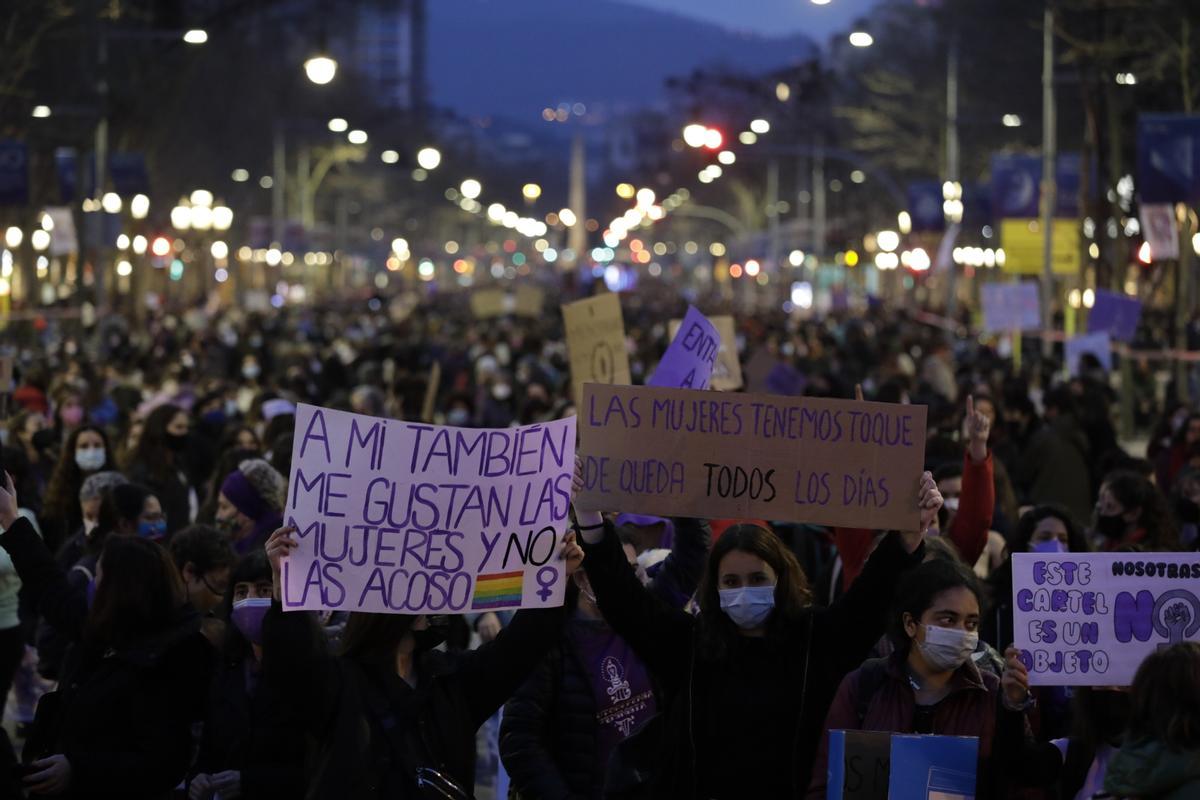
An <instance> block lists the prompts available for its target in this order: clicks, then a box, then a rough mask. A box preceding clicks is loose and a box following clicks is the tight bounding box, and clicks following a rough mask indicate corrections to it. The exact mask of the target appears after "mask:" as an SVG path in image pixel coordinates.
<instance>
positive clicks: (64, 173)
mask: <svg viewBox="0 0 1200 800" xmlns="http://www.w3.org/2000/svg"><path fill="white" fill-rule="evenodd" d="M54 174H55V176H56V177H57V178H58V202H60V203H67V204H68V205H70V204H72V203H74V202H75V187H76V186H78V185H79V153H78V152H77V151H76V150H75V148H74V147H57V148H55V150H54Z"/></svg>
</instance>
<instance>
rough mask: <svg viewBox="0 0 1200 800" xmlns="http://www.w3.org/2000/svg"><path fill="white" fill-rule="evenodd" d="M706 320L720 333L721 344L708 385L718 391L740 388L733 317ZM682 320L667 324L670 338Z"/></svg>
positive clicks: (740, 375) (740, 369) (674, 335)
mask: <svg viewBox="0 0 1200 800" xmlns="http://www.w3.org/2000/svg"><path fill="white" fill-rule="evenodd" d="M708 321H709V322H711V323H712V324H713V327H715V328H716V329H717V333H719V334H720V335H721V346H720V347H719V348H718V349H717V363H716V364H714V365H713V372H712V380H710V381H709V387H710V388H713V389H716V390H717V391H718V392H732V391H734V390H735V389H740V388H742V364H741V362H740V361H739V360H738V351H737V331H736V330H735V328H734V324H733V317H731V316H729V315H728V314H726V315H723V316H719V317H709V318H708ZM682 324H683V321H682V320H678V319H673V320H671V323H670V325H668V326H667V333H668V334H669V335H670V337H671V338H672V339H674V338H675V337H676V336H677V335H678V334H679V327H680V325H682Z"/></svg>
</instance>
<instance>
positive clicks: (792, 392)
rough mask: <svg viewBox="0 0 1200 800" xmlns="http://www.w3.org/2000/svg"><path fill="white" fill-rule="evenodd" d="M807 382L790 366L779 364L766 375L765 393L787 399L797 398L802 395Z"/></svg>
mask: <svg viewBox="0 0 1200 800" xmlns="http://www.w3.org/2000/svg"><path fill="white" fill-rule="evenodd" d="M806 386H808V380H807V379H805V377H804V375H803V374H802V373H801V372H800V371H799V370H798V369H796V368H795V367H793V366H792V365H791V364H784V363H782V362H781V363H779V364H776V365H775V368H774V369H772V370H771V372H770V374H768V375H767V391H768V392H770V393H771V394H781V395H784V396H787V397H799V396H800V395H802V394H804V388H805V387H806Z"/></svg>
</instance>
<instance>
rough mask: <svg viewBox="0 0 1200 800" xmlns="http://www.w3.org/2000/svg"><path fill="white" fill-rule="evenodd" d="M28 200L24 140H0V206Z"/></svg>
mask: <svg viewBox="0 0 1200 800" xmlns="http://www.w3.org/2000/svg"><path fill="white" fill-rule="evenodd" d="M28 202H29V148H27V147H26V146H25V143H24V142H15V141H11V140H10V141H0V206H23V205H25V204H26V203H28Z"/></svg>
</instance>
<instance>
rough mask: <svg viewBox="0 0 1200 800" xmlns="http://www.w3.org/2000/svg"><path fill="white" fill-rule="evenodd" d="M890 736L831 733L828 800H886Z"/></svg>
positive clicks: (887, 734) (872, 733)
mask: <svg viewBox="0 0 1200 800" xmlns="http://www.w3.org/2000/svg"><path fill="white" fill-rule="evenodd" d="M891 760H892V735H891V734H890V733H887V732H886V731H843V730H837V731H830V732H829V765H828V769H827V776H826V785H825V797H826V798H827V800H888V775H889V774H891Z"/></svg>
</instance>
